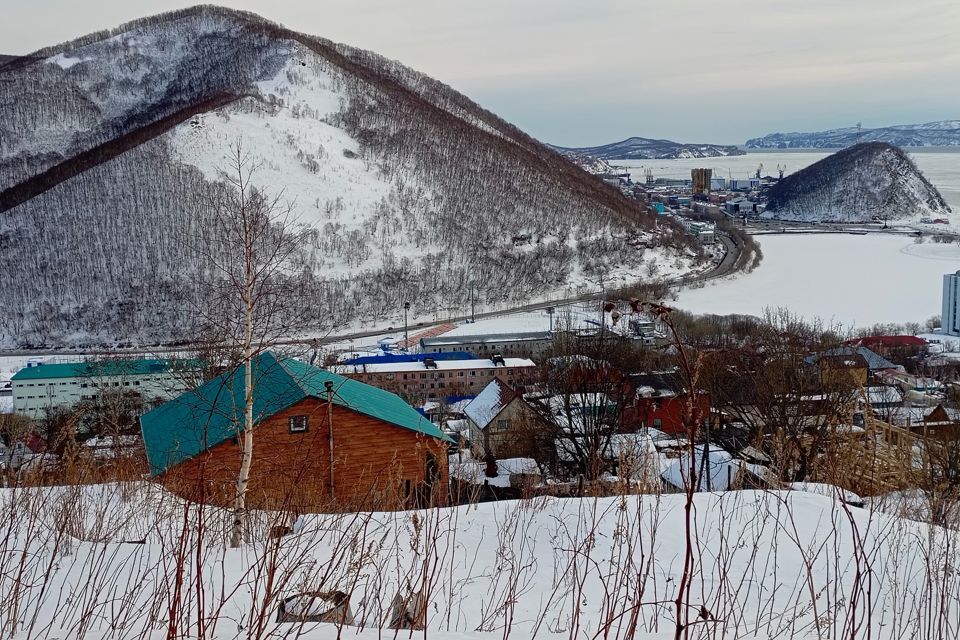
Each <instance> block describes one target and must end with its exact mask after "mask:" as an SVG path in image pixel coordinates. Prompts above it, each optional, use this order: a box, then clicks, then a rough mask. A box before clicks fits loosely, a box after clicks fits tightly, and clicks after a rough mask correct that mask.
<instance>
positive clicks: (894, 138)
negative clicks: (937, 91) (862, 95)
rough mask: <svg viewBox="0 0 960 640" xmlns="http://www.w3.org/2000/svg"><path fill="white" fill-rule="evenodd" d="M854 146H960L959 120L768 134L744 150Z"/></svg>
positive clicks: (755, 139) (754, 139) (749, 141)
mask: <svg viewBox="0 0 960 640" xmlns="http://www.w3.org/2000/svg"><path fill="white" fill-rule="evenodd" d="M858 142H887V143H889V144H895V145H897V146H898V147H956V146H960V120H941V121H939V122H926V123H924V124H901V125H895V126H892V127H878V128H876V129H862V128H860V129H858V128H857V127H844V128H841V129H830V130H828V131H817V132H812V133H799V132H793V133H769V134H767V135H765V136H762V137H759V138H751V139H750V140H747V142H746V145H745V146H746V147H747V148H748V149H832V148H833V149H835V148H842V147H848V146H850V145H852V144H856V143H858Z"/></svg>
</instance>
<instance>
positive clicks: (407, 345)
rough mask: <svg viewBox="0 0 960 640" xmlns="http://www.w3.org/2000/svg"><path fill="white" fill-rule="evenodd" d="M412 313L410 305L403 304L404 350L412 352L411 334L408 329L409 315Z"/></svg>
mask: <svg viewBox="0 0 960 640" xmlns="http://www.w3.org/2000/svg"><path fill="white" fill-rule="evenodd" d="M409 311H410V303H409V302H404V303H403V348H404V349H406V350H407V351H410V332H409V331H408V329H407V313H408V312H409Z"/></svg>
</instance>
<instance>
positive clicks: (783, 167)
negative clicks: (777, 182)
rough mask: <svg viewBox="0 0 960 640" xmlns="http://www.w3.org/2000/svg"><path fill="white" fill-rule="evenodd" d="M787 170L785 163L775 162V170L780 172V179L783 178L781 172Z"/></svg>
mask: <svg viewBox="0 0 960 640" xmlns="http://www.w3.org/2000/svg"><path fill="white" fill-rule="evenodd" d="M786 170H787V165H785V164H779V163H778V164H777V171H778V172H779V173H780V179H781V180H783V172H784V171H786Z"/></svg>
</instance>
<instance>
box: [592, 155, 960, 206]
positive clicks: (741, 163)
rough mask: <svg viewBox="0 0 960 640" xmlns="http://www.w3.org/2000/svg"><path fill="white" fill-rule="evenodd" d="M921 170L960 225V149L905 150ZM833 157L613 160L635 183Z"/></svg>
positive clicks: (767, 169)
mask: <svg viewBox="0 0 960 640" xmlns="http://www.w3.org/2000/svg"><path fill="white" fill-rule="evenodd" d="M905 151H907V153H908V154H910V157H911V158H913V161H914V162H916V163H917V167H919V168H920V171H921V172H923V175H924V176H926V177H927V180H929V181H930V182H932V183H933V186H935V187H936V188H937V189H938V190H939V191H940V194H941V195H942V196H943V198H944V200H946V201H947V204H948V205H950V208H951V209H953V214H952V215H951V221H952V222H953V223H954V224H955V225H958V224H960V150H958V151H949V150H940V149H937V150H933V149H922V148H917V149H910V148H907V149H905ZM828 155H831V152H830V151H771V152H754V151H752V152H749V153H747V155H745V156H728V157H725V158H681V159H677V160H612V161H611V164H613V165H615V166H623V167H627V168H628V169H629V170H630V173H631V175H632V177H633V179H634V180H636V181H640V182H642V181H643V180H644V174H643V170H644V169H653V175H654V177H657V178H685V179H687V180H689V179H690V169H694V168H697V167H706V168H712V169H713V174H714V175H715V176H717V177H720V178H726V177H729V176H732V177H734V178H740V179H743V178H749V177H751V176H753V174H754V173H755V172H756V170H757V166H759V165H760V164H761V163H763V175H772V176H775V175H777V165H778V164H781V165H786V167H787V168H786V171H785V175H789V174H791V173H793V172H794V171H798V170H800V169H803V168H804V167H807V166H809V165H811V164H813V163H814V162H817V161H818V160H822V159H823V158H826V157H827V156H828Z"/></svg>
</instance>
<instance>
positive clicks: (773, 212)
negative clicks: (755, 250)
mask: <svg viewBox="0 0 960 640" xmlns="http://www.w3.org/2000/svg"><path fill="white" fill-rule="evenodd" d="M768 198H769V200H768V204H767V211H766V213H765V215H766V216H767V217H771V218H779V219H782V220H804V221H827V220H829V221H842V222H863V221H868V220H871V219H872V218H874V217H881V218H888V219H890V220H896V219H909V218H922V217H931V216H932V217H936V216H941V215H944V214H947V213H949V212H950V207H949V206H947V203H946V202H944V200H943V197H942V196H941V195H940V193H939V192H938V191H937V189H936V188H935V187H934V186H933V185H932V184H930V182H929V181H928V180H927V179H926V178H925V177H923V174H922V173H920V170H919V169H917V166H916V165H915V164H914V163H913V161H912V160H911V159H910V157H909V156H908V155H907V154H906V153H904V152H903V150H901V149H900V148H898V147H894V146H892V145H890V144H887V143H885V142H865V143H861V144H858V145H855V146H852V147H848V148H847V149H844V150H842V151H838V152H837V153H835V154H833V155H831V156H828V157H826V158H824V159H823V160H820V161H819V162H817V163H815V164H812V165H810V166H809V167H806V168H805V169H801V170H800V171H797V172H796V173H793V174H791V175H789V176H787V177H786V178H784V179H783V180H781V181H780V182H778V183H777V184H776V185H774V186H773V187H771V188H770V191H769V193H768Z"/></svg>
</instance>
